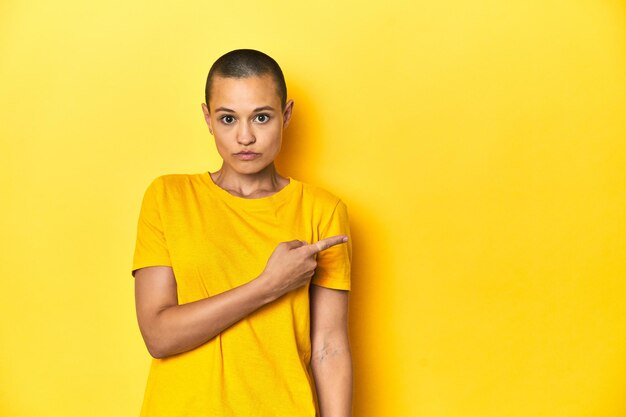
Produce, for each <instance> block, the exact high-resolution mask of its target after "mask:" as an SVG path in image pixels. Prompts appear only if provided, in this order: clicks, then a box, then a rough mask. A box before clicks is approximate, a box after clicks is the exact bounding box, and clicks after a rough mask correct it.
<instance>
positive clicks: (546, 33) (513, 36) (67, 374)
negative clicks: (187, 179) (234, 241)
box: [0, 0, 626, 417]
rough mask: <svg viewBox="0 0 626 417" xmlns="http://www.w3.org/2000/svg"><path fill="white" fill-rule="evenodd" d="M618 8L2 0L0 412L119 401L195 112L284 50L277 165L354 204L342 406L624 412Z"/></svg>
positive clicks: (604, 4)
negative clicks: (249, 53) (143, 225)
mask: <svg viewBox="0 0 626 417" xmlns="http://www.w3.org/2000/svg"><path fill="white" fill-rule="evenodd" d="M625 16H626V4H625V3H624V2H623V1H618V0H614V1H609V0H606V1H604V0H595V1H591V0H589V1H582V0H581V1H556V0H545V1H540V2H529V1H527V0H512V1H496V0H492V1H489V0H479V1H461V0H449V1H439V2H437V1H429V2H424V1H396V0H386V1H380V2H376V3H375V4H366V3H363V2H361V1H359V2H357V1H354V2H337V1H330V0H323V1H316V2H294V1H287V0H283V1H274V2H266V3H263V2H256V1H252V0H247V1H235V2H206V1H195V0H192V1H184V2H178V3H174V2H154V1H136V0H130V1H106V2H105V1H97V2H91V1H77V0H66V1H31V2H23V1H22V2H20V1H13V0H5V1H3V2H2V3H1V4H0V113H1V115H2V117H1V122H0V137H1V139H2V148H1V152H0V162H1V165H0V166H1V167H0V170H1V172H0V175H1V182H0V183H1V184H2V205H1V213H0V214H1V215H0V221H1V223H0V226H1V228H2V232H1V233H0V236H1V238H0V242H1V243H0V244H1V246H0V250H1V251H2V261H1V262H0V273H1V276H2V283H3V284H2V291H1V295H0V297H1V298H0V311H1V314H0V340H1V342H0V415H2V416H7V417H27V416H28V417H31V416H55V417H56V416H59V417H68V416H77V417H78V416H80V417H84V416H90V417H100V416H103V417H104V416H106V417H111V416H136V415H138V412H139V407H140V404H141V400H142V396H143V390H144V387H145V382H146V378H147V371H148V365H149V361H150V357H149V355H148V352H147V350H146V349H145V347H144V345H143V341H142V339H141V335H140V333H139V329H138V326H137V323H136V318H135V310H134V294H133V278H132V277H131V275H130V266H131V258H132V252H133V249H134V239H135V231H136V221H137V216H138V213H139V205H140V202H141V197H142V194H143V191H144V190H145V187H146V186H147V185H148V183H149V181H150V180H151V179H152V178H154V177H155V176H157V175H161V174H165V173H195V172H201V171H205V170H216V169H217V168H219V156H218V154H217V152H216V150H215V146H214V144H213V143H212V138H211V137H210V136H209V135H208V132H207V129H206V126H205V125H204V121H203V118H202V112H201V107H200V104H201V103H202V101H203V87H204V81H205V77H206V72H207V71H208V68H209V66H210V64H211V63H212V62H213V61H214V60H215V59H216V58H217V57H218V56H220V55H221V54H223V53H224V52H226V51H228V50H231V49H235V48H242V47H243V48H246V47H248V48H256V49H261V50H263V51H265V52H267V53H269V54H270V55H272V56H273V57H274V58H276V60H278V61H279V62H280V63H281V65H282V66H283V69H284V71H285V74H286V76H287V82H288V88H289V95H290V97H291V98H293V99H294V100H295V103H296V107H295V116H294V117H295V119H294V120H293V125H292V126H290V128H289V130H288V134H287V138H286V140H287V142H286V143H285V146H284V149H283V154H282V155H281V157H280V159H279V161H278V166H279V168H280V170H281V172H282V173H284V174H287V175H291V176H293V177H295V178H298V179H300V180H303V181H307V182H311V183H314V184H318V185H320V186H323V187H325V188H327V189H328V190H330V191H332V192H334V193H336V194H337V195H340V196H341V197H342V198H343V199H344V201H345V202H346V203H347V205H348V209H349V213H350V216H351V220H352V230H353V239H354V262H355V265H354V275H353V291H352V293H351V310H350V329H351V340H352V348H353V356H354V364H355V395H354V415H355V417H368V416H385V417H387V416H388V417H405V416H406V417H413V416H416V417H418V416H419V417H421V416H428V417H451V416H454V417H503V416H507V417H509V416H510V417H528V416H533V417H538V416H545V417H554V416H559V417H570V416H571V417H574V416H581V417H582V416H600V417H604V416H606V417H609V416H611V417H619V416H624V415H626V396H625V395H624V393H625V392H626V337H625V334H626V280H625V279H624V278H625V275H626V274H625V273H626V261H625V260H626V233H625V232H626V140H625V138H626V122H625V120H626V20H625Z"/></svg>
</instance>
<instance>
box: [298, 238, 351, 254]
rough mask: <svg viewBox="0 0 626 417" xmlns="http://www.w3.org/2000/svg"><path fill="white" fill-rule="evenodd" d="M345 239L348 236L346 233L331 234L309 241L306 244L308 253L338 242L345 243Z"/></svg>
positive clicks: (321, 249)
mask: <svg viewBox="0 0 626 417" xmlns="http://www.w3.org/2000/svg"><path fill="white" fill-rule="evenodd" d="M347 241H348V236H346V235H337V236H331V237H327V238H326V239H321V240H318V241H317V242H315V243H311V244H310V245H308V246H307V249H308V250H309V251H310V253H318V252H321V251H323V250H326V249H328V248H330V247H332V246H335V245H339V244H340V243H345V242H347Z"/></svg>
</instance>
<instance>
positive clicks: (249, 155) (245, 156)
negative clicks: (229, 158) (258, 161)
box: [235, 151, 261, 161]
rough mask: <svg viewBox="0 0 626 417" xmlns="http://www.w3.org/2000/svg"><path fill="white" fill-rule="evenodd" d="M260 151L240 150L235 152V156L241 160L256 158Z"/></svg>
mask: <svg viewBox="0 0 626 417" xmlns="http://www.w3.org/2000/svg"><path fill="white" fill-rule="evenodd" d="M260 155H261V154H260V153H256V152H250V151H242V152H238V153H236V154H235V156H236V157H237V158H239V159H241V160H244V161H249V160H251V159H254V158H256V157H258V156H260Z"/></svg>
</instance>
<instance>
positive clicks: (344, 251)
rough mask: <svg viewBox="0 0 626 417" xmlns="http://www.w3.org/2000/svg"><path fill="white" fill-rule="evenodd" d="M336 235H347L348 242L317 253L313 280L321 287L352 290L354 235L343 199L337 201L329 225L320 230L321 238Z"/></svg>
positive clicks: (313, 282)
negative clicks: (351, 234) (352, 235)
mask: <svg viewBox="0 0 626 417" xmlns="http://www.w3.org/2000/svg"><path fill="white" fill-rule="evenodd" d="M336 235H347V236H348V242H346V243H342V244H339V245H335V246H333V247H331V248H329V249H326V250H324V251H321V252H320V253H318V254H317V268H316V270H315V275H314V276H313V279H312V281H311V283H312V284H315V285H319V286H321V287H326V288H333V289H338V290H350V284H351V277H350V270H351V263H352V237H351V236H350V225H349V219H348V209H347V207H346V205H345V203H344V202H343V201H341V200H339V201H338V202H337V205H336V206H335V209H334V210H333V213H332V216H331V218H330V221H329V223H328V225H327V226H326V227H325V228H324V229H323V230H322V231H321V232H320V237H319V238H320V240H321V239H325V238H327V237H331V236H336Z"/></svg>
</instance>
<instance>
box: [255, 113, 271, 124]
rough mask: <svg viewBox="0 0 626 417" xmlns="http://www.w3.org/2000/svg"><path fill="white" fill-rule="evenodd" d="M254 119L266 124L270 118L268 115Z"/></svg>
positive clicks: (261, 115)
mask: <svg viewBox="0 0 626 417" xmlns="http://www.w3.org/2000/svg"><path fill="white" fill-rule="evenodd" d="M255 119H256V121H257V122H259V123H267V122H268V121H269V120H270V116H269V115H268V114H259V115H257V116H256V117H255Z"/></svg>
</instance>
